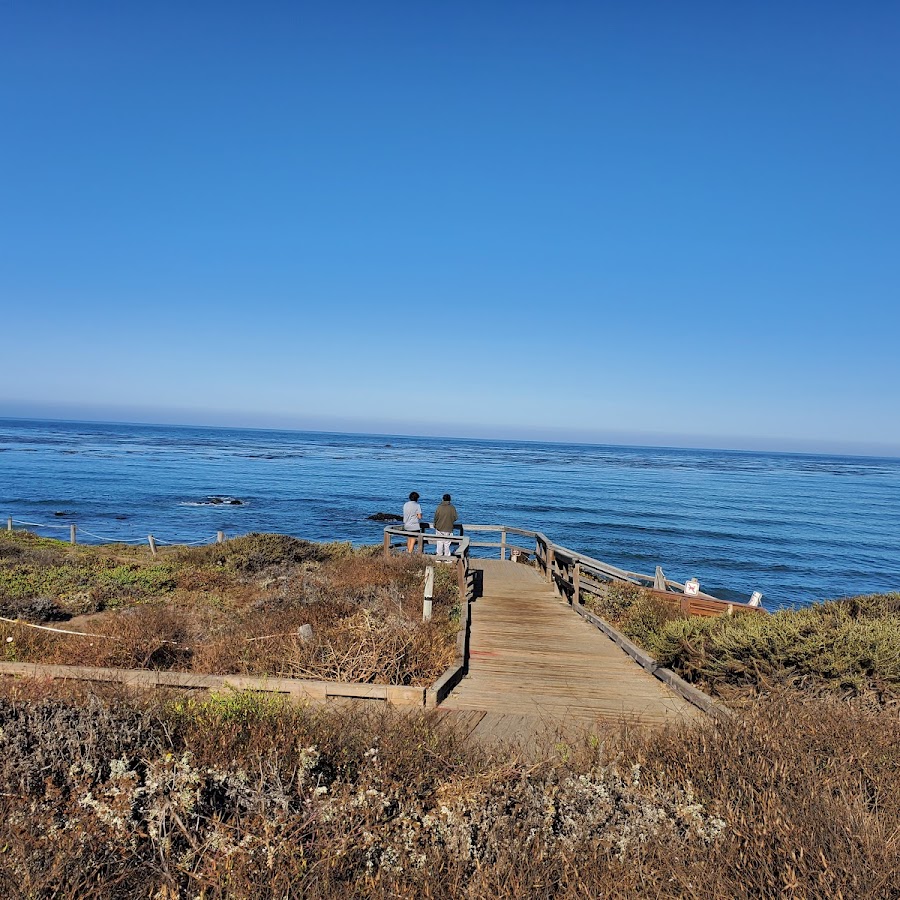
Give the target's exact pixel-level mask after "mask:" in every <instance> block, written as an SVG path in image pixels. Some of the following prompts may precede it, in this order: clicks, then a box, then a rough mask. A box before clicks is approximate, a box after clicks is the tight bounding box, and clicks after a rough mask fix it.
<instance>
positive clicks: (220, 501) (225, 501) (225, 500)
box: [206, 495, 244, 506]
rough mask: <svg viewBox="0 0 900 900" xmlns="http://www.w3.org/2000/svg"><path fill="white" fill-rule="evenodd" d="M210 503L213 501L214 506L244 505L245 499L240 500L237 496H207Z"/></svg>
mask: <svg viewBox="0 0 900 900" xmlns="http://www.w3.org/2000/svg"><path fill="white" fill-rule="evenodd" d="M206 500H207V502H208V503H211V504H212V505H213V506H243V505H244V501H243V500H238V499H237V498H236V497H220V496H218V495H217V496H215V497H207V498H206Z"/></svg>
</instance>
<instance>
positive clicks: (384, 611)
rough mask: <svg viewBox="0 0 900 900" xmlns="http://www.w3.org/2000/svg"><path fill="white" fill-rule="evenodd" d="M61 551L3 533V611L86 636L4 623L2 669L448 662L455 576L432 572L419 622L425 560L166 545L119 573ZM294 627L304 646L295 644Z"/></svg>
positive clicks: (274, 541) (107, 564) (354, 675)
mask: <svg viewBox="0 0 900 900" xmlns="http://www.w3.org/2000/svg"><path fill="white" fill-rule="evenodd" d="M58 544H59V542H48V541H45V540H43V539H37V538H34V537H33V536H30V535H22V534H15V535H12V536H7V537H0V605H2V604H3V603H4V602H5V603H6V614H10V613H11V612H12V613H14V614H15V615H17V616H20V617H21V618H22V619H23V620H27V619H29V618H30V619H32V620H34V619H36V618H37V619H41V618H43V619H44V620H45V621H46V619H47V617H46V616H42V615H40V611H41V610H42V609H49V610H52V611H53V616H52V619H53V622H52V623H51V624H52V625H53V626H55V625H57V624H58V625H59V626H60V627H63V628H67V629H69V630H76V631H83V632H87V633H88V636H76V635H66V634H59V633H54V632H48V631H42V630H37V629H34V628H31V627H28V626H27V625H24V624H22V625H4V626H3V628H2V629H0V635H2V637H3V638H4V639H8V638H12V640H11V641H9V640H5V641H4V651H5V657H6V659H7V660H12V661H28V662H42V663H57V664H68V665H85V666H112V667H121V668H155V669H183V670H190V671H195V672H203V673H209V674H247V675H274V676H299V677H308V678H318V679H327V680H339V681H363V682H376V683H389V684H428V683H430V682H432V681H434V679H435V678H436V677H437V676H438V675H439V674H440V673H441V672H442V671H443V670H444V669H445V668H446V667H447V666H448V665H449V664H450V662H451V661H452V659H453V656H454V646H455V630H456V619H457V617H458V596H457V589H456V585H455V581H454V578H453V574H452V573H451V572H450V571H449V570H447V569H445V568H441V567H438V570H437V577H436V590H435V597H434V605H433V606H434V611H433V619H432V621H431V622H430V623H427V624H423V623H422V622H421V603H422V600H421V592H422V579H423V561H422V560H421V558H418V559H409V558H406V557H399V558H393V559H390V560H385V559H383V558H382V557H381V556H380V555H378V554H376V553H375V552H373V551H372V550H371V549H369V548H363V549H362V550H353V549H352V548H351V547H350V546H349V545H347V544H324V545H323V544H312V543H310V542H307V541H299V540H297V539H294V538H288V537H285V536H283V535H248V536H247V537H245V538H239V539H236V540H234V541H229V542H227V543H225V544H221V545H213V546H211V547H201V548H195V549H188V548H167V552H166V553H165V554H163V555H161V557H159V558H153V557H149V556H148V555H147V554H145V553H140V552H137V551H135V550H134V549H133V548H132V549H130V550H129V552H130V553H131V554H132V556H131V557H129V558H128V560H127V563H126V562H124V561H123V559H122V558H121V557H120V551H121V548H118V547H108V548H97V547H91V548H66V547H65V546H64V545H63V546H59V545H58ZM73 585H75V586H77V591H76V592H75V593H76V594H77V597H78V598H80V599H78V600H77V601H75V600H73V599H72V598H73V596H74V595H73V590H74V588H73V587H72V586H73ZM38 588H40V589H41V590H43V591H44V592H45V595H44V603H43V605H41V604H37V605H36V604H35V602H34V597H33V596H32V594H33V593H34V591H36V590H37V589H38ZM47 592H49V593H47ZM84 597H94V598H105V599H103V602H100V600H97V602H96V603H95V604H94V607H95V608H96V607H98V606H99V607H100V611H97V612H94V613H92V614H91V615H89V616H80V617H78V618H77V619H75V620H74V621H73V622H72V623H71V624H70V625H67V624H66V623H65V622H64V621H62V622H58V620H60V619H63V618H65V612H66V609H67V605H68V608H69V609H70V610H71V611H73V612H80V611H82V609H83V608H84ZM113 597H114V598H115V603H112V602H111V601H112V599H113ZM4 598H5V601H4ZM103 607H106V608H103ZM29 613H31V614H30V615H29ZM302 625H311V626H312V629H313V639H312V640H310V641H303V640H301V638H300V636H299V634H298V631H299V628H300V626H302Z"/></svg>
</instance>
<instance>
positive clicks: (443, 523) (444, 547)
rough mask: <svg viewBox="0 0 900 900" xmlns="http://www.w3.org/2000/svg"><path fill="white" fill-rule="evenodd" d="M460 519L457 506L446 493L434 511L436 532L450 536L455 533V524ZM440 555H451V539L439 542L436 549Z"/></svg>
mask: <svg viewBox="0 0 900 900" xmlns="http://www.w3.org/2000/svg"><path fill="white" fill-rule="evenodd" d="M458 519H459V513H457V511H456V507H455V506H454V505H453V504H452V503H451V502H450V495H449V494H444V499H443V501H442V502H441V503H440V504H439V505H438V508H437V509H436V510H435V511H434V532H435V534H437V535H439V536H440V537H443V538H449V537H451V536H452V535H453V526H454V524H455V523H456V521H457V520H458ZM435 553H437V555H438V556H449V555H450V541H448V540H443V541H438V542H437V548H436V550H435Z"/></svg>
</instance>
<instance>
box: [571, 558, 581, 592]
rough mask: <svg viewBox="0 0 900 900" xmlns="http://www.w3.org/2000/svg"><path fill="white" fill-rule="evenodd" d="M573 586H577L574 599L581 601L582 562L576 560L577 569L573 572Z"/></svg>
mask: <svg viewBox="0 0 900 900" xmlns="http://www.w3.org/2000/svg"><path fill="white" fill-rule="evenodd" d="M572 587H574V588H575V590H574V592H573V594H572V599H573V600H574V602H575V603H581V563H580V562H579V561H578V560H577V559H576V560H575V569H574V570H573V572H572Z"/></svg>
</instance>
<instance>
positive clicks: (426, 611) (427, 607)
mask: <svg viewBox="0 0 900 900" xmlns="http://www.w3.org/2000/svg"><path fill="white" fill-rule="evenodd" d="M432 597H434V566H426V567H425V595H424V598H423V600H422V621H423V622H430V621H431V599H432Z"/></svg>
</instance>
